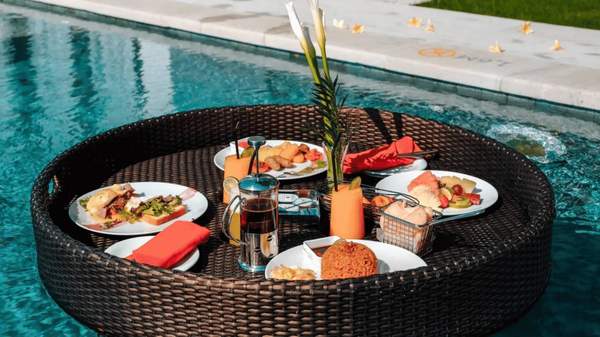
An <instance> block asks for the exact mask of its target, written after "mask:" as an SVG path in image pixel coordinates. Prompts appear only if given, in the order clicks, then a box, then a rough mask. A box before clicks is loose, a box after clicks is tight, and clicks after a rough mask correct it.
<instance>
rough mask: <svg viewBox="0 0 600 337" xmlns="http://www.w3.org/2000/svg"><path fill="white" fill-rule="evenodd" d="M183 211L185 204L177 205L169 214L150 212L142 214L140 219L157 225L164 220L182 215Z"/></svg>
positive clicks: (184, 210)
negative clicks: (158, 214) (155, 214)
mask: <svg viewBox="0 0 600 337" xmlns="http://www.w3.org/2000/svg"><path fill="white" fill-rule="evenodd" d="M185 212H186V209H185V206H184V205H179V206H177V207H176V208H175V210H174V211H173V213H171V214H163V215H161V216H153V215H150V214H144V215H142V221H144V222H147V223H149V224H151V225H157V226H158V225H162V224H164V223H165V222H167V221H169V220H173V219H175V218H177V217H180V216H182V215H184V214H185Z"/></svg>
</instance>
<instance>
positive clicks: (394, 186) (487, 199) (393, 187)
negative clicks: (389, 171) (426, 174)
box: [375, 170, 498, 215]
mask: <svg viewBox="0 0 600 337" xmlns="http://www.w3.org/2000/svg"><path fill="white" fill-rule="evenodd" d="M422 173H423V171H412V172H404V173H398V174H394V175H391V176H389V177H387V178H384V179H381V180H380V181H379V182H378V183H377V185H375V188H380V189H384V190H389V191H394V192H400V193H407V194H409V193H408V184H410V182H411V181H412V180H413V179H415V178H416V177H417V176H418V175H420V174H422ZM431 173H433V175H434V176H436V177H438V178H440V177H443V176H456V177H459V178H467V179H469V180H472V181H474V182H475V183H476V185H475V190H474V191H473V192H474V193H479V195H480V196H481V204H479V205H472V206H471V207H468V208H445V209H443V210H442V215H459V214H467V213H471V212H478V211H483V210H484V209H486V208H488V207H490V206H492V205H493V204H494V203H496V201H498V191H497V190H496V188H495V187H494V186H492V185H491V184H490V183H488V182H487V181H485V180H482V179H479V178H477V177H473V176H470V175H468V174H464V173H458V172H452V171H437V170H432V171H431Z"/></svg>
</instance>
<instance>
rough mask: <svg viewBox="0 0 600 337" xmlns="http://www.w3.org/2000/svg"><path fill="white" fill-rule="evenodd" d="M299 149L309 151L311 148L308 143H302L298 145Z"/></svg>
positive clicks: (302, 151) (304, 151)
mask: <svg viewBox="0 0 600 337" xmlns="http://www.w3.org/2000/svg"><path fill="white" fill-rule="evenodd" d="M298 151H299V152H300V153H308V151H310V149H309V148H308V145H306V144H300V145H299V146H298Z"/></svg>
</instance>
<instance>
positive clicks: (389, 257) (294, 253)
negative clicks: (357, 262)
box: [265, 240, 427, 280]
mask: <svg viewBox="0 0 600 337" xmlns="http://www.w3.org/2000/svg"><path fill="white" fill-rule="evenodd" d="M309 241H313V240H309ZM348 241H351V242H357V243H362V244H363V245H365V246H367V247H369V249H371V250H372V251H373V253H374V254H375V256H377V273H378V274H384V273H392V272H395V271H402V270H410V269H415V268H420V267H426V266H427V263H425V261H423V259H421V258H420V257H419V256H417V255H416V254H414V253H411V252H410V251H408V250H406V249H404V248H400V247H398V246H394V245H390V244H387V243H383V242H379V241H371V240H348ZM305 249H306V248H305V247H304V245H298V246H296V247H293V248H290V249H288V250H286V251H284V252H282V253H279V254H278V255H276V256H275V257H274V258H273V259H272V260H271V261H270V262H269V264H268V265H267V267H266V268H265V278H267V279H270V278H271V271H272V270H273V268H276V267H278V266H282V265H283V266H288V267H297V268H304V269H311V270H312V271H314V272H315V275H316V279H317V280H320V279H321V259H318V260H316V259H311V258H309V257H308V254H307V253H306V251H305Z"/></svg>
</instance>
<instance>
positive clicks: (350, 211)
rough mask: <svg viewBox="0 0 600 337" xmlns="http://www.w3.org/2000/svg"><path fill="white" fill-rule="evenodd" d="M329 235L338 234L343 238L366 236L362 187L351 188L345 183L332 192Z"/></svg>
mask: <svg viewBox="0 0 600 337" xmlns="http://www.w3.org/2000/svg"><path fill="white" fill-rule="evenodd" d="M329 235H337V236H339V237H341V238H343V239H362V238H364V237H365V217H364V211H363V194H362V189H361V188H360V187H356V188H353V189H350V188H349V186H348V185H343V186H338V190H337V191H335V190H334V191H332V192H331V219H330V223H329Z"/></svg>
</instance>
